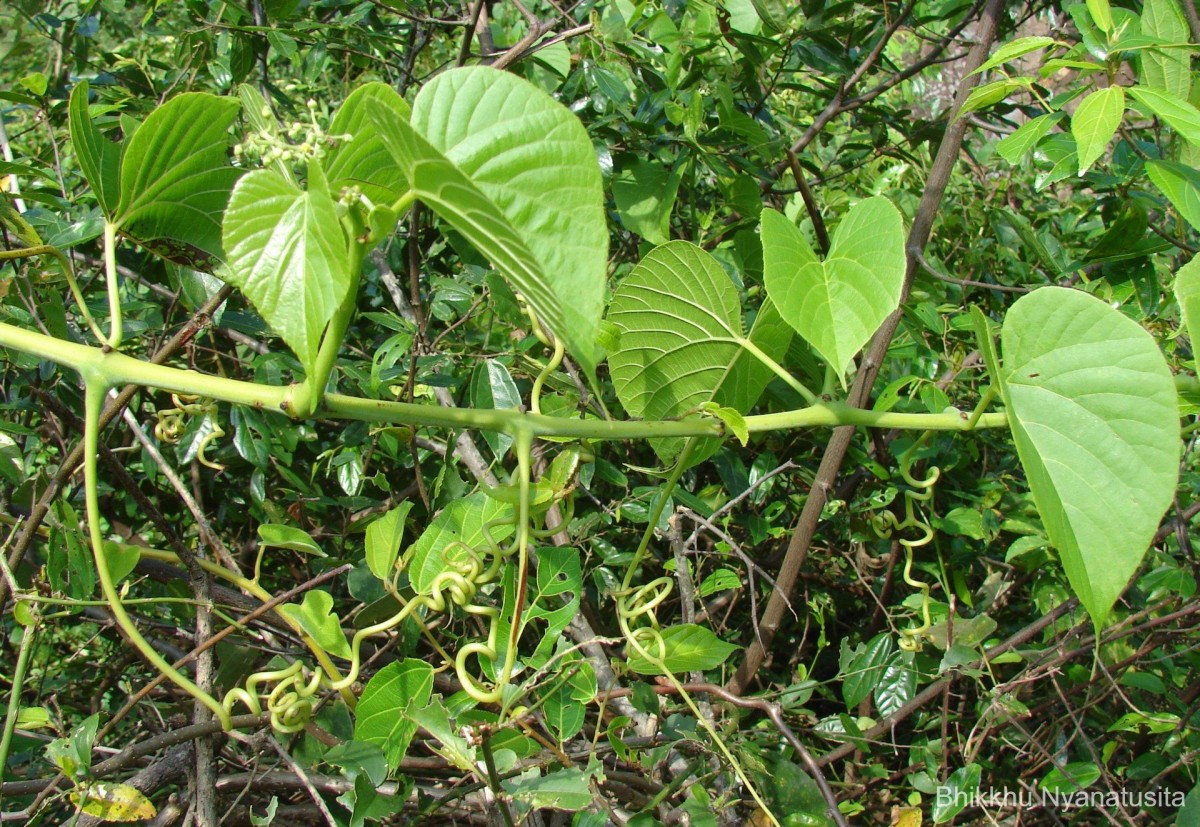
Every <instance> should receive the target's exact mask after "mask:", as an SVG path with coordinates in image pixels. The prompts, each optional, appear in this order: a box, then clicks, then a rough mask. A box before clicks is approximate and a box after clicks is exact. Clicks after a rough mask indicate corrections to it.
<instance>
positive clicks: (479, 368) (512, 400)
mask: <svg viewBox="0 0 1200 827" xmlns="http://www.w3.org/2000/svg"><path fill="white" fill-rule="evenodd" d="M471 407H472V408H480V409H483V410H497V411H501V410H520V409H521V392H520V391H519V390H517V383H516V382H514V381H513V378H512V374H510V373H509V372H508V368H506V367H505V366H504V363H503V362H500V361H497V360H496V359H485V360H483V361H482V362H480V363H479V364H478V365H476V366H475V370H474V371H473V372H472V374H471ZM482 436H483V439H484V441H485V442H487V444H488V447H489V448H491V449H492V454H493V455H494V456H495V457H496V459H504V456H505V454H507V453H508V449H509V448H510V447H512V443H513V438H512V435H511V434H507V433H504V432H496V431H484V432H483V434H482Z"/></svg>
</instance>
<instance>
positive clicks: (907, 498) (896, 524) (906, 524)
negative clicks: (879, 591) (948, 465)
mask: <svg viewBox="0 0 1200 827" xmlns="http://www.w3.org/2000/svg"><path fill="white" fill-rule="evenodd" d="M927 436H928V433H926V434H925V435H924V436H922V437H921V438H920V439H919V440H917V441H916V442H915V443H913V445H912V447H911V448H909V449H908V450H907V451H905V453H904V455H903V456H902V457H901V458H900V476H901V478H902V479H903V480H904V482H905V484H906V485H908V486H909V488H908V490H906V491H905V492H904V519H903V520H901V519H899V518H897V517H896V514H895V513H894V512H892V511H883V512H880V513H879V514H876V515H875V517H874V518H873V519H872V522H873V523H874V526H875V530H876V531H877V532H879V534H880V535H881V536H883V537H890V536H892V532H894V531H907V530H909V529H915V530H916V531H917V532H918V536H917V537H916V539H904V538H900V539H899V540H898V542H899V543H900V545H902V546H903V547H904V555H905V557H904V582H905V583H907V584H908V585H909V586H911V587H912V588H914V589H919V590H920V592H921V621H922V622H921V625H920V626H914V627H910V628H908V629H901V630H900V640H899V646H900V648H901V649H903V650H904V651H906V652H916V651H918V650H919V649H920V648H921V639H922V638H923V637H924V636H925V635H926V634H927V633H928V632H929V629H930V627H931V626H932V625H933V623H932V619H931V617H930V614H929V603H930V599H929V584H928V583H925V582H922V581H920V580H916V579H914V578H913V576H912V567H913V549H914V548H919V547H921V546H924V545H928V544H929V543H930V542H932V541H933V527H932V526H930V525H929V521H928V519H927V518H926V517H925V515H924V514H922V513H921V512H920V510H919V509H918V508H917V504H918V503H925V502H929V501H930V500H931V499H932V498H933V487H934V486H935V485H936V484H937V481H938V478H939V477H940V476H941V474H942V472H941V469H940V468H937V467H936V466H935V467H933V468H930V469H929V475H928V476H927V477H925V479H921V480H919V479H917V478H916V477H914V476H913V475H912V464H913V455H914V454H915V453H916V449H917V447H918V446H920V445H921V443H923V442H924V441H925V437H927Z"/></svg>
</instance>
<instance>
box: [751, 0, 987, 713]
mask: <svg viewBox="0 0 1200 827" xmlns="http://www.w3.org/2000/svg"><path fill="white" fill-rule="evenodd" d="M1003 10H1004V3H1003V0H988V4H987V8H986V9H984V13H983V19H982V21H981V26H980V32H979V40H978V41H977V42H976V44H975V46H974V47H973V48H972V49H971V53H970V55H969V56H968V58H967V66H966V70H967V76H966V78H965V79H964V80H963V83H962V85H961V86H960V87H959V90H958V95H957V96H956V97H955V101H954V106H953V107H952V110H951V112H952V115H951V119H950V123H949V125H948V126H947V127H946V134H945V137H944V138H943V139H942V143H941V146H939V147H938V153H937V157H936V158H935V159H934V162H933V166H932V167H931V168H930V171H929V178H928V179H927V180H926V183H925V192H924V193H923V194H922V196H921V203H920V206H919V207H918V208H917V214H916V216H915V217H914V219H913V226H912V229H911V231H910V232H909V236H908V243H907V245H906V249H907V251H908V263H907V269H906V273H905V277H904V289H903V294H902V296H907V295H908V290H909V288H910V287H911V285H912V280H913V277H914V275H915V274H916V271H917V268H918V267H919V266H920V265H919V263H918V261H917V255H918V254H920V253H922V252H923V251H924V249H925V245H926V244H927V243H928V242H929V235H930V232H931V230H932V228H933V221H934V218H935V217H936V215H937V211H938V207H939V205H940V204H941V201H942V196H943V194H944V193H945V191H946V185H947V184H948V183H949V181H950V174H951V173H952V172H953V170H954V165H955V163H956V162H957V160H958V154H959V151H960V149H961V148H962V141H963V136H964V134H965V132H966V129H967V121H966V120H965V119H963V118H958V117H957V113H958V111H959V110H960V109H961V107H962V104H963V102H964V101H965V100H966V98H967V95H968V94H970V92H971V90H972V89H973V88H974V87H975V85H976V84H977V83H978V82H979V76H978V75H976V74H971V72H973V71H974V70H975V69H976V68H978V67H979V66H980V65H981V64H982V63H983V61H984V60H985V59H986V58H987V53H988V49H989V48H990V47H991V44H992V40H993V39H994V38H995V36H996V29H997V26H998V24H999V20H1000V16H1001V14H1002V13H1003ZM901 300H902V301H903V298H902V299H901ZM901 315H902V312H901V311H900V310H899V309H897V310H896V311H895V312H893V313H892V315H891V316H889V317H888V319H887V321H885V322H884V323H883V326H882V327H881V328H880V329H879V330H878V331H877V332H876V334H875V336H874V338H873V339H872V341H871V345H870V350H869V351H868V353H867V355H866V356H865V358H864V359H863V363H862V368H861V369H860V370H859V372H858V376H857V377H856V378H855V381H854V387H853V388H852V389H851V392H850V398H849V400H848V401H849V403H850V404H851V405H853V406H855V407H862V406H863V405H864V404H865V403H866V402H867V400H868V399H869V397H870V392H871V386H872V385H873V384H874V382H875V377H876V376H877V375H878V373H879V369H880V367H881V366H882V363H883V360H884V358H885V357H886V356H887V350H888V345H889V344H890V343H891V341H892V336H893V335H895V332H896V328H897V326H899V324H900V318H901ZM854 433H855V428H854V427H852V426H843V427H840V428H836V429H835V430H834V432H833V436H832V437H831V439H830V441H829V446H828V447H827V448H826V451H825V455H824V456H823V457H822V458H821V465H820V467H819V468H818V469H817V476H816V478H815V479H814V480H813V485H812V488H811V489H810V490H809V495H808V498H807V500H805V503H804V509H803V510H802V511H801V513H800V519H799V520H798V521H797V524H796V528H795V530H794V531H793V533H792V538H791V541H790V542H789V543H788V548H787V552H786V553H785V555H784V559H783V563H782V565H781V566H780V570H779V576H778V577H777V578H776V580H777V582H778V587H777V588H776V589H775V590H774V591H772V593H771V598H770V600H768V601H767V608H766V610H765V612H764V613H763V617H762V620H761V621H760V626H761V630H762V634H763V640H764V643H765V645H763V644H760V643H759V642H758V641H757V640H756V641H754V642H752V643H751V644H750V646H749V647H747V649H746V653H745V655H744V657H743V660H742V663H741V665H740V666H739V667H738V670H737V672H736V673H735V674H734V676H733V679H732V680H731V681H730V683H729V687H730V689H731V690H733V692H734V693H735V694H739V693H741V692H743V691H744V690H745V688H746V687H747V686H748V685H749V683H750V681H751V680H753V678H754V675H755V674H756V673H757V672H758V668H759V667H760V666H761V665H762V663H763V660H764V659H765V658H766V655H767V651H768V649H769V648H770V645H771V642H772V640H773V639H774V637H775V633H776V632H777V631H778V630H779V627H780V625H781V624H782V623H783V618H784V610H785V607H786V605H787V602H788V601H789V600H790V599H791V595H792V588H793V587H794V586H795V584H796V580H797V578H798V576H799V574H800V569H801V568H802V567H803V566H804V562H805V560H806V559H807V558H808V550H809V548H811V546H812V540H813V537H814V536H815V534H816V531H817V525H818V524H819V523H820V519H821V511H822V509H823V508H824V507H825V503H826V501H827V500H828V499H829V492H830V491H832V490H833V484H834V482H835V481H836V479H837V475H838V472H839V471H840V469H841V467H842V461H843V460H844V459H845V457H846V452H847V450H848V449H849V447H850V441H851V439H852V438H853V436H854Z"/></svg>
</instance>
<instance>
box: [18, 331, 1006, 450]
mask: <svg viewBox="0 0 1200 827" xmlns="http://www.w3.org/2000/svg"><path fill="white" fill-rule="evenodd" d="M0 346H2V347H10V348H13V349H15V350H19V351H21V352H23V353H32V354H35V355H37V356H39V357H41V358H43V359H47V360H49V361H52V362H56V363H58V364H60V365H63V366H65V367H69V368H72V369H73V370H76V371H79V372H84V371H88V372H91V373H94V374H96V375H98V376H100V377H102V378H103V379H104V380H105V381H106V382H107V383H108V384H110V385H119V384H134V385H141V386H144V387H154V388H160V389H162V390H167V391H173V392H176V393H184V394H193V395H197V396H202V397H211V398H213V399H216V400H220V401H223V402H232V403H234V404H238V405H248V406H250V407H252V408H258V409H264V410H282V411H285V412H290V410H291V408H290V398H291V397H290V395H291V390H292V387H294V386H288V387H278V386H271V385H261V384H257V383H254V382H242V381H239V380H236V379H226V378H224V377H220V376H210V375H208V374H203V373H198V372H196V371H191V370H182V369H179V368H172V367H167V366H165V365H155V364H151V363H149V362H143V361H141V360H139V359H134V358H132V357H129V356H125V355H124V354H121V353H115V352H109V353H105V352H104V351H102V350H100V349H99V348H94V347H88V346H86V345H80V344H75V343H74V342H65V341H62V340H61V339H55V338H54V337H52V336H46V335H44V334H42V333H38V332H36V331H32V330H25V329H24V328H19V327H15V326H13V325H10V324H7V323H3V322H0ZM316 415H318V416H321V417H325V418H330V419H351V420H359V421H364V422H379V423H385V424H396V423H403V424H407V425H412V426H417V427H421V426H428V427H435V428H472V429H475V430H483V431H507V432H513V431H514V429H516V428H520V427H528V428H529V429H531V431H532V433H533V435H534V436H536V437H547V436H550V437H564V438H571V439H600V440H616V439H648V438H662V437H721V436H723V435H724V429H723V428H722V425H721V423H720V422H718V421H716V420H714V419H712V418H711V417H697V418H695V419H687V420H641V421H632V420H627V421H605V420H593V419H565V418H562V417H556V416H546V415H544V414H533V413H522V412H520V411H517V410H490V411H489V410H474V409H470V408H441V407H438V406H435V405H417V404H412V403H408V402H392V401H386V400H377V399H361V398H358V397H352V396H345V395H342V394H337V393H328V394H326V395H325V399H324V403H323V404H322V405H320V406H319V407H318V408H317V410H316ZM837 425H856V426H862V427H869V428H899V429H903V430H933V431H969V430H974V429H977V428H1006V427H1008V416H1007V414H1005V413H1004V412H1002V411H1001V412H998V413H988V414H982V415H980V416H979V418H978V421H977V422H976V423H974V427H973V428H972V427H968V426H969V425H971V422H970V416H969V415H968V414H966V413H964V412H962V411H957V410H953V409H952V410H951V411H948V412H946V413H940V414H908V413H894V412H891V411H872V410H865V409H862V408H855V407H853V406H851V405H847V404H845V403H841V402H823V403H819V404H816V405H811V406H809V407H807V408H800V409H798V410H794V411H783V412H780V413H772V414H759V415H756V416H748V417H746V427H747V429H748V430H749V431H750V432H751V433H761V432H764V431H778V430H789V429H793V428H809V427H821V426H829V427H833V426H837Z"/></svg>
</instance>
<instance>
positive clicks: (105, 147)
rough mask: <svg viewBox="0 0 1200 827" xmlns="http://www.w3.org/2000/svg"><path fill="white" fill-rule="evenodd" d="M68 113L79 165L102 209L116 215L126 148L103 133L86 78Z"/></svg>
mask: <svg viewBox="0 0 1200 827" xmlns="http://www.w3.org/2000/svg"><path fill="white" fill-rule="evenodd" d="M67 115H68V121H69V122H70V125H71V146H73V147H74V148H75V157H76V158H77V160H78V161H79V168H80V169H81V170H83V176H84V177H85V178H87V182H88V184H90V185H91V187H92V194H93V195H95V196H96V202H97V203H98V204H99V205H100V210H101V212H103V213H104V214H105V215H112V214H113V213H114V212H116V209H117V202H118V201H119V200H120V198H121V154H122V152H123V151H124V149H123V147H122V146H121V144H119V143H116V142H114V141H110V140H108V138H105V137H104V136H103V135H102V134H100V130H99V129H97V128H96V125H95V124H94V123H92V116H91V113H90V112H89V111H88V84H87V81H86V80H83V81H80V82H79V83H78V84H76V86H75V88H74V89H72V90H71V100H70V103H69V104H68V106H67Z"/></svg>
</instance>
